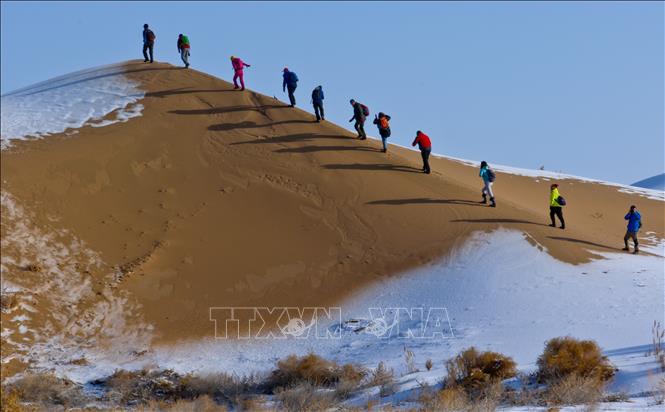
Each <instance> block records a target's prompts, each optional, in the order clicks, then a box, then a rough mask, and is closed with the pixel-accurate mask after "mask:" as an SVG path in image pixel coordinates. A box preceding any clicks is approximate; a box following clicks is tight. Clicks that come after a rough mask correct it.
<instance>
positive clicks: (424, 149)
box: [411, 130, 432, 174]
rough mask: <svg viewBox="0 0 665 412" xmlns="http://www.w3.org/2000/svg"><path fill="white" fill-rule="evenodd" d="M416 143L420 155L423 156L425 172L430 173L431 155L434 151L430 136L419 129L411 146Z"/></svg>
mask: <svg viewBox="0 0 665 412" xmlns="http://www.w3.org/2000/svg"><path fill="white" fill-rule="evenodd" d="M416 144H417V145H418V148H419V149H420V155H421V156H422V158H423V172H425V173H427V174H430V172H431V170H430V167H429V155H430V154H431V153H432V141H431V140H430V139H429V136H427V135H426V134H425V133H423V132H421V131H420V130H418V132H416V138H415V139H414V140H413V143H411V146H415V145H416Z"/></svg>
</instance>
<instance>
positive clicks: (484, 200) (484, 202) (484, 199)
mask: <svg viewBox="0 0 665 412" xmlns="http://www.w3.org/2000/svg"><path fill="white" fill-rule="evenodd" d="M480 203H482V204H484V205H486V204H487V195H486V194H485V193H483V200H481V201H480Z"/></svg>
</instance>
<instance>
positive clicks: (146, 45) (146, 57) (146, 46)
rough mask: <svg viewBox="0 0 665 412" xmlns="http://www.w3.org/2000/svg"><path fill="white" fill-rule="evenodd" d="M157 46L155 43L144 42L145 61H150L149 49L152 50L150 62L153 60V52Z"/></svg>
mask: <svg viewBox="0 0 665 412" xmlns="http://www.w3.org/2000/svg"><path fill="white" fill-rule="evenodd" d="M154 47H155V45H154V43H143V59H144V61H146V62H147V61H148V51H150V63H152V62H153V59H152V52H153V48H154Z"/></svg>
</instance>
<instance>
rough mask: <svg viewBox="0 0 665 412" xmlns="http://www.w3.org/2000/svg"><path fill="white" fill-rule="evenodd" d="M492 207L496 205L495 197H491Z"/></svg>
mask: <svg viewBox="0 0 665 412" xmlns="http://www.w3.org/2000/svg"><path fill="white" fill-rule="evenodd" d="M490 207H496V202H495V201H494V198H493V197H490Z"/></svg>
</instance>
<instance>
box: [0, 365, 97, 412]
mask: <svg viewBox="0 0 665 412" xmlns="http://www.w3.org/2000/svg"><path fill="white" fill-rule="evenodd" d="M5 391H7V395H4V392H5ZM5 396H6V397H7V402H9V404H10V405H12V404H13V405H14V407H17V406H18V407H19V409H16V410H25V408H24V407H23V406H21V403H22V402H29V403H32V404H36V405H40V406H42V407H44V408H48V407H53V406H61V407H64V408H71V407H81V406H83V405H85V404H86V403H87V402H88V401H89V400H90V398H89V397H88V396H86V395H85V393H84V392H83V388H81V386H80V385H78V384H75V383H73V382H72V381H70V380H67V379H61V378H58V377H57V376H55V375H53V374H50V373H35V374H28V375H25V376H23V377H21V378H19V379H18V380H17V381H15V382H13V383H12V384H11V385H10V386H9V387H6V388H4V389H3V400H2V401H3V402H2V403H3V405H4V404H5V399H4V397H5ZM4 408H5V407H4V406H3V411H4V410H5V409H4ZM10 410H11V409H10Z"/></svg>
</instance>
